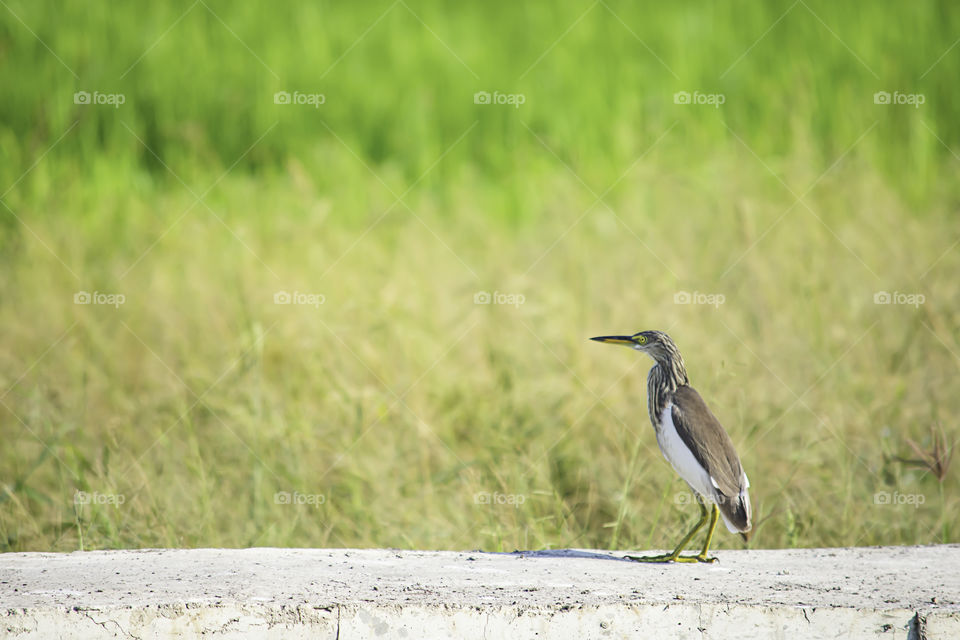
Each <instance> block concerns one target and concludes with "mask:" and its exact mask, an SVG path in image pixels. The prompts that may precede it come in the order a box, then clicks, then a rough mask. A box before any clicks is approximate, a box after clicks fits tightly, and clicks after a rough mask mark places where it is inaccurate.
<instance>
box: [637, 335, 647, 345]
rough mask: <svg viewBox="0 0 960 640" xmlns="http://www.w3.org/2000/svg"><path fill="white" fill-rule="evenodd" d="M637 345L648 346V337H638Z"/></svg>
mask: <svg viewBox="0 0 960 640" xmlns="http://www.w3.org/2000/svg"><path fill="white" fill-rule="evenodd" d="M637 344H647V336H637Z"/></svg>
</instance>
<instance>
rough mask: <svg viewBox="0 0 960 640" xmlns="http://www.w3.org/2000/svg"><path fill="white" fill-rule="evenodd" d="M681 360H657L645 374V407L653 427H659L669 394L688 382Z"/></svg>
mask: <svg viewBox="0 0 960 640" xmlns="http://www.w3.org/2000/svg"><path fill="white" fill-rule="evenodd" d="M689 382H690V381H689V380H688V379H687V370H686V369H685V368H684V366H683V360H674V361H673V362H672V363H665V362H658V363H657V364H655V365H653V367H652V368H651V369H650V373H649V374H648V375H647V408H648V410H649V412H650V421H651V422H653V426H654V428H657V429H659V428H660V418H661V416H662V415H663V410H664V409H666V408H667V403H668V402H669V401H670V396H671V395H673V393H674V392H675V391H676V390H677V389H678V388H679V387H681V386H683V385H685V384H689Z"/></svg>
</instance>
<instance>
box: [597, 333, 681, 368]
mask: <svg viewBox="0 0 960 640" xmlns="http://www.w3.org/2000/svg"><path fill="white" fill-rule="evenodd" d="M590 339H591V340H596V341H597V342H604V343H606V344H619V345H623V346H625V347H630V348H631V349H636V350H637V351H642V352H644V353H645V354H647V355H648V356H650V357H651V358H653V359H654V361H656V362H657V363H659V364H668V363H671V362H674V361H677V360H679V361H680V362H683V360H682V358H681V357H680V350H679V349H677V345H676V344H675V343H674V342H673V339H672V338H671V337H670V336H668V335H667V334H665V333H664V332H663V331H640V332H638V333H635V334H633V335H632V336H597V337H596V338H590Z"/></svg>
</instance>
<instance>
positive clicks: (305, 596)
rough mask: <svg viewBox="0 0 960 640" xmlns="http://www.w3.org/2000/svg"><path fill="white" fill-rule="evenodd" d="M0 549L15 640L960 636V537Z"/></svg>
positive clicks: (0, 616)
mask: <svg viewBox="0 0 960 640" xmlns="http://www.w3.org/2000/svg"><path fill="white" fill-rule="evenodd" d="M620 555H621V554H620V553H609V552H605V551H576V550H564V551H539V552H526V553H519V552H518V553H509V554H498V553H484V552H479V551H475V552H464V553H456V552H432V551H395V550H384V549H369V550H350V549H245V550H231V549H196V550H144V551H102V552H88V553H80V552H78V553H69V554H53V553H12V554H4V555H0V635H2V636H3V637H5V638H18V639H21V638H23V639H26V638H31V639H32V638H37V639H40V638H42V639H44V640H47V639H52V638H63V639H86V638H141V639H144V640H146V639H149V638H200V637H204V638H215V639H221V638H278V639H280V638H283V639H288V638H289V639H297V638H330V639H353V638H411V639H414V638H489V639H496V638H511V639H521V638H891V639H892V638H917V639H919V638H929V639H931V640H932V639H941V638H942V639H950V640H955V639H958V638H960V545H943V546H931V547H888V548H857V549H813V550H791V551H780V550H777V551H774V550H770V551H764V550H756V551H754V550H751V551H718V552H717V556H718V557H719V558H720V562H719V563H718V564H715V565H684V564H677V565H644V564H636V563H631V562H627V561H623V560H621V559H620V558H619V556H620Z"/></svg>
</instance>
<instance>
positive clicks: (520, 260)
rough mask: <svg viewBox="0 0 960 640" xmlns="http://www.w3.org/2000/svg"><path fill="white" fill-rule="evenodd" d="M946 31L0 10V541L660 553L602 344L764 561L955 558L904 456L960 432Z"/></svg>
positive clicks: (891, 8) (892, 9) (723, 11)
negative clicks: (293, 100) (932, 553)
mask: <svg viewBox="0 0 960 640" xmlns="http://www.w3.org/2000/svg"><path fill="white" fill-rule="evenodd" d="M784 14H785V15H784ZM781 16H783V18H782V20H780V21H779V22H777V20H778V18H780V17H781ZM178 19H179V21H178ZM171 25H172V26H171ZM371 25H372V26H371ZM771 25H775V26H773V27H772V29H771ZM168 29H169V30H168ZM368 29H369V31H367V30H368ZM768 29H770V30H769V32H768V31H767V30H768ZM364 34H366V35H364ZM918 34H923V35H922V37H921V36H919V35H918ZM958 37H960V11H958V10H957V9H956V8H954V7H953V5H952V4H951V3H947V2H943V3H935V2H918V3H887V4H882V5H877V4H876V3H841V4H837V3H827V2H819V1H817V2H815V1H809V2H807V1H805V2H803V3H797V4H792V3H790V2H768V3H764V4H763V5H759V4H757V3H747V2H735V3H716V4H711V5H702V4H700V3H677V4H673V5H669V6H663V5H662V4H659V3H647V4H636V3H626V2H604V3H598V4H595V5H591V3H589V2H587V3H583V4H579V5H574V4H569V5H563V6H562V7H558V6H556V4H555V3H522V4H515V3H507V2H497V3H468V4H464V3H443V2H413V1H410V2H406V3H404V2H398V3H396V4H390V3H389V2H383V3H376V4H370V5H366V4H364V5H362V6H355V5H350V4H342V3H282V4H281V5H280V8H274V6H273V5H270V4H267V3H262V4H260V3H245V4H237V3H227V2H205V3H197V4H191V3H190V2H177V3H156V4H154V5H151V6H149V7H147V6H143V7H140V6H134V5H127V4H119V3H113V4H95V5H90V4H89V3H80V2H75V3H67V4H66V6H60V5H59V4H56V3H48V2H17V1H12V2H8V3H7V5H6V7H0V82H2V85H3V86H4V87H5V88H6V90H5V92H4V99H3V100H2V101H0V194H2V196H0V202H2V204H3V205H4V206H0V269H2V271H0V273H2V277H0V323H2V325H0V326H2V327H3V328H4V331H3V337H2V343H0V345H2V348H0V437H2V439H3V446H2V447H0V549H2V550H7V551H20V550H72V549H78V548H84V549H91V548H107V547H144V546H249V545H274V546H317V547H321V546H397V547H415V548H452V549H463V548H483V549H491V550H503V549H506V550H511V549H514V548H540V547H568V546H580V547H616V548H643V547H667V546H670V545H671V543H672V542H673V541H674V540H675V539H676V538H677V537H678V536H679V535H681V533H682V532H683V530H684V529H685V528H686V527H687V526H689V524H690V522H691V521H692V519H693V518H694V517H695V516H696V509H695V508H694V507H693V506H692V505H690V504H689V503H687V498H688V496H687V495H686V494H685V493H684V490H685V486H684V485H683V484H682V482H681V481H680V480H678V479H677V478H676V477H675V475H674V473H673V471H672V470H671V469H670V468H669V466H668V465H667V463H666V462H665V461H664V460H663V459H662V457H661V456H660V453H659V451H657V448H656V444H655V440H654V437H653V432H652V428H651V427H650V425H649V420H648V418H647V411H646V385H645V377H646V371H647V369H648V368H649V362H648V361H647V360H645V359H644V358H643V357H641V356H639V355H638V354H635V353H631V352H629V351H627V350H625V349H619V350H618V349H612V348H610V347H604V346H601V345H598V344H594V343H590V342H588V341H587V340H586V339H587V338H588V337H590V336H593V335H598V334H606V333H613V332H629V331H635V330H638V329H641V328H658V329H664V330H667V331H668V332H669V333H670V334H671V335H673V337H674V338H675V339H676V341H677V343H678V344H679V346H680V348H681V350H682V351H683V353H684V356H685V359H686V361H687V365H688V370H689V372H690V376H691V379H692V382H693V384H694V385H695V386H696V387H697V388H698V389H699V390H700V392H701V393H702V394H703V395H704V397H705V398H707V400H708V402H709V404H710V405H711V407H712V408H713V410H714V412H715V413H716V414H717V415H718V416H719V417H720V419H721V421H722V422H723V424H724V425H725V426H726V427H727V429H728V431H730V433H731V435H732V437H733V440H734V442H735V443H736V445H737V446H738V449H739V451H740V453H741V457H742V459H743V462H744V465H745V467H746V469H747V472H748V473H749V475H750V478H751V482H752V489H751V494H752V497H753V501H754V505H755V519H756V521H757V522H758V523H759V526H758V527H757V531H756V534H755V537H754V539H753V541H752V543H751V544H752V545H754V546H759V547H792V546H829V545H853V544H860V545H866V544H914V543H930V542H937V541H940V542H947V541H953V542H955V541H957V531H958V525H960V515H958V514H960V509H958V507H960V497H958V495H960V494H958V489H960V487H958V480H957V476H956V473H955V469H954V470H950V471H948V473H947V474H946V475H945V477H944V478H943V480H942V481H938V479H937V478H935V477H934V475H933V474H931V473H929V472H927V471H926V470H925V469H924V468H920V467H918V466H916V465H913V464H910V463H908V462H903V461H901V460H900V458H907V459H913V458H916V455H914V453H913V452H912V450H911V449H910V448H909V447H908V445H907V441H906V440H907V438H910V439H913V440H915V441H917V442H918V443H920V444H921V445H922V446H930V443H931V438H930V435H929V433H930V432H929V430H930V426H931V425H932V424H939V425H941V426H942V427H943V429H944V430H945V431H946V433H947V437H948V439H949V441H950V442H953V441H954V440H956V437H957V431H956V423H955V417H956V416H957V415H958V413H960V395H958V394H957V393H956V390H957V389H956V380H957V369H958V363H960V360H958V357H960V323H958V313H957V305H956V301H957V300H958V299H960V297H958V296H960V285H958V281H957V278H956V273H957V272H958V269H960V249H958V246H960V245H958V244H957V239H958V228H957V225H956V219H957V218H956V213H957V208H958V205H960V180H958V177H960V175H958V174H960V171H958V168H960V157H958V154H960V124H958V123H960V118H958V117H957V115H958V113H957V105H958V104H960V88H958V87H957V84H956V82H955V79H956V78H957V77H958V74H960V53H958V52H960V47H956V48H951V47H952V46H953V45H954V44H955V43H956V40H957V38H958ZM641 41H642V42H641ZM541 56H542V57H541ZM741 56H742V57H741ZM941 56H942V57H941ZM58 58H59V60H58ZM77 91H89V92H93V91H99V92H101V93H121V94H123V96H124V99H125V101H124V104H123V105H121V106H120V107H119V108H116V109H114V108H112V107H109V106H104V105H77V104H75V103H74V101H73V95H74V93H75V92H77ZM278 91H289V92H291V93H292V92H294V91H300V92H303V93H322V94H323V95H324V96H325V102H324V104H323V105H322V106H320V107H319V108H317V109H314V108H311V107H309V106H305V105H299V106H295V105H277V104H275V103H274V99H273V96H274V93H275V92H278ZM478 91H489V92H493V91H499V92H501V93H507V94H517V93H518V94H523V95H524V98H525V102H524V104H523V105H521V106H520V107H519V108H513V107H510V106H506V105H477V104H475V103H474V99H473V96H474V94H475V93H476V92H478ZM678 91H689V92H694V91H699V92H701V93H708V94H712V93H721V94H723V95H724V98H725V102H724V104H723V105H722V106H721V107H720V108H717V109H715V108H713V107H709V106H705V105H678V104H675V103H674V99H673V96H674V93H676V92H678ZM878 91H889V92H893V91H900V92H902V93H907V94H922V95H923V96H924V99H925V102H924V104H923V105H921V106H920V107H919V108H914V107H911V106H907V105H878V104H875V103H874V100H873V96H874V93H876V92H878ZM951 149H952V151H951ZM8 187H9V188H8ZM198 197H200V198H202V200H201V201H198ZM798 197H799V198H800V202H798ZM78 291H89V292H93V291H97V292H104V293H108V294H122V295H123V296H125V302H124V304H122V305H120V306H119V307H117V308H114V307H112V306H106V305H77V304H74V295H75V294H76V293H77V292H78ZM278 291H288V292H294V291H296V292H301V293H316V294H321V295H322V296H323V297H324V298H323V304H321V305H318V306H316V307H314V306H306V305H277V304H274V295H275V294H276V293H277V292H278ZM481 291H489V292H494V291H496V292H500V293H502V294H508V295H509V294H513V295H522V296H523V304H520V305H516V306H511V305H505V304H504V305H498V304H493V305H477V304H474V296H475V294H477V293H478V292H481ZM681 291H687V292H700V293H706V294H719V295H722V296H723V297H724V302H723V304H721V305H719V306H718V307H713V306H708V305H679V304H675V303H674V296H675V294H677V293H678V292H681ZM878 291H889V292H894V291H896V292H901V293H907V294H914V293H919V294H922V295H923V296H924V297H925V300H924V303H923V304H921V305H919V306H916V307H915V306H909V305H886V306H885V305H876V304H874V294H875V293H876V292H878ZM77 491H82V492H85V493H87V494H96V495H97V496H102V497H103V503H102V504H83V505H77V504H75V496H76V492H77ZM278 492H288V493H290V494H294V493H298V494H302V495H306V496H311V498H309V499H310V500H312V501H314V502H321V504H301V505H291V504H280V503H278V500H277V499H276V496H277V494H278ZM494 494H495V497H494V501H495V502H496V500H497V499H501V500H502V501H503V502H506V503H518V502H522V504H478V498H480V497H482V496H486V495H494ZM876 494H881V496H882V495H884V494H889V495H891V496H894V495H895V496H897V497H899V498H900V500H901V501H902V502H910V503H916V502H920V501H922V504H919V505H916V506H915V505H914V504H892V505H885V504H877V503H876V500H875V496H876ZM316 496H322V498H319V497H316ZM895 500H896V497H895V498H894V501H895ZM119 501H122V504H112V503H111V502H119ZM716 544H717V546H719V547H728V548H729V547H738V546H740V545H741V542H740V540H739V538H735V537H732V536H729V535H727V534H726V533H723V534H722V535H719V536H718V537H717V538H716Z"/></svg>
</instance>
